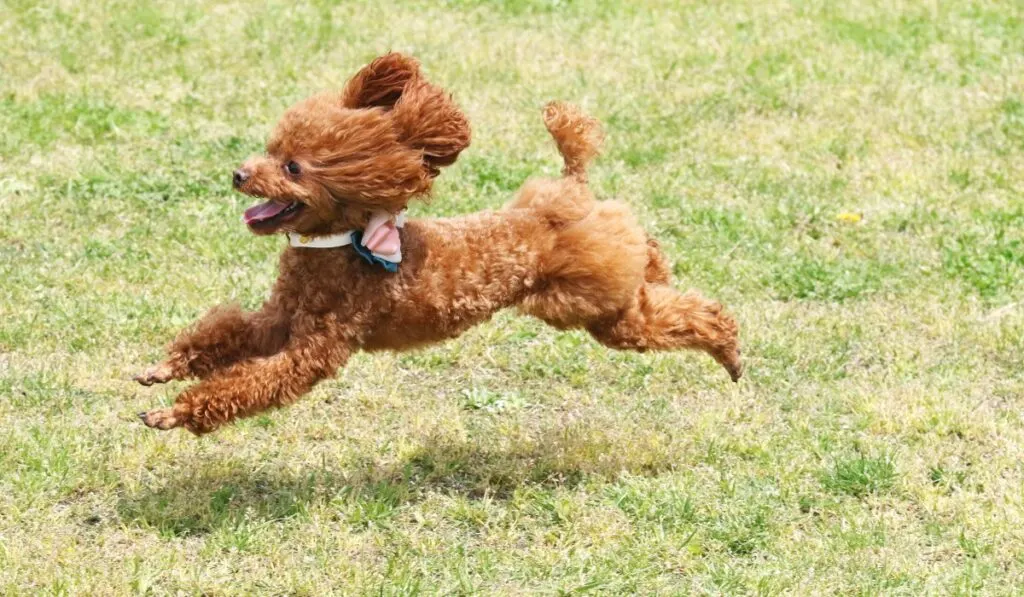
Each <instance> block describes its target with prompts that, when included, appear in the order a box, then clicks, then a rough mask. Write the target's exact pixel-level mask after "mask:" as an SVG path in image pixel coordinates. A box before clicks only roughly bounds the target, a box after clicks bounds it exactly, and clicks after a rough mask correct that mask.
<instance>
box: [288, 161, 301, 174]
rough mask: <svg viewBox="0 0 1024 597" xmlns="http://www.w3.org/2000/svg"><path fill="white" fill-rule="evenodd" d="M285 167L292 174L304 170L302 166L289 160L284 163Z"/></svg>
mask: <svg viewBox="0 0 1024 597" xmlns="http://www.w3.org/2000/svg"><path fill="white" fill-rule="evenodd" d="M284 169H285V170H287V171H288V174H291V175H292V176H298V174H299V172H302V168H300V167H299V165H298V164H296V163H295V162H288V163H287V164H285V165H284Z"/></svg>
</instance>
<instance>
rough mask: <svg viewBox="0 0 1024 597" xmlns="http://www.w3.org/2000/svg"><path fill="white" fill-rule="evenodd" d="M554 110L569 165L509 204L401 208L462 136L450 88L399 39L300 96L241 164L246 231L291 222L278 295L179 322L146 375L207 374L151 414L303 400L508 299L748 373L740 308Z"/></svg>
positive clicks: (196, 423)
mask: <svg viewBox="0 0 1024 597" xmlns="http://www.w3.org/2000/svg"><path fill="white" fill-rule="evenodd" d="M544 122H545V124H546V125H547V128H548V130H549V131H550V132H551V134H552V136H554V138H555V142H556V143H557V144H558V150H559V151H560V152H561V154H562V157H563V158H564V160H565V168H564V170H563V177H562V178H560V179H557V180H531V181H528V182H527V183H526V184H525V185H524V186H523V188H522V189H521V190H520V191H519V193H518V194H517V196H516V197H515V198H514V199H513V200H512V201H511V202H510V203H509V204H508V205H506V206H505V207H504V208H503V209H502V210H501V211H498V212H484V213H478V214H473V215H469V216H464V217H460V218H451V219H424V220H410V221H409V222H408V223H407V224H404V222H403V219H404V218H403V216H402V211H403V210H404V209H405V207H406V205H407V204H408V202H409V201H410V200H411V199H413V198H415V197H417V196H422V195H423V194H425V193H427V192H428V191H429V190H430V187H431V184H432V183H433V180H434V178H435V177H436V176H437V175H438V174H439V172H440V168H441V167H443V166H447V165H449V164H451V163H453V162H454V161H455V159H456V158H457V157H458V155H459V152H461V151H462V150H463V149H465V148H466V147H467V146H468V145H469V138H470V134H469V123H468V122H467V120H466V117H465V116H464V115H463V114H462V113H461V112H460V111H459V109H458V107H457V106H456V105H455V104H454V103H453V102H452V100H451V98H450V97H449V95H448V94H446V93H445V92H444V91H442V90H441V89H439V88H438V87H435V86H434V85H431V84H430V83H428V82H427V81H426V80H424V78H423V77H422V75H421V74H420V70H419V64H418V63H417V62H416V61H415V60H413V59H411V58H408V57H405V56H402V55H400V54H394V53H392V54H387V55H385V56H382V57H380V58H377V59H376V60H374V61H373V62H372V63H371V64H369V65H368V66H366V67H364V68H363V69H362V70H361V71H360V72H359V73H358V74H356V76H355V77H354V78H353V79H352V80H351V81H349V83H348V84H347V85H346V87H345V89H344V91H343V92H342V93H341V95H340V96H339V95H337V94H323V95H318V96H315V97H312V98H310V99H307V100H305V101H302V102H299V103H298V104H296V105H295V106H293V107H292V108H291V109H289V110H288V111H287V112H286V113H285V115H284V117H283V118H282V119H281V121H280V123H278V125H277V128H276V129H275V131H274V133H273V135H272V136H271V138H270V141H269V143H268V144H267V152H266V155H265V156H260V157H255V158H252V159H250V160H248V161H247V162H246V163H245V164H244V165H242V167H241V168H239V169H238V170H237V171H235V173H234V184H235V187H236V188H237V189H238V190H239V191H241V192H243V193H246V194H248V195H251V196H254V197H260V198H263V199H266V202H264V203H261V204H259V205H256V206H254V207H252V208H250V209H248V210H247V211H246V213H245V220H246V222H247V224H248V225H249V227H250V228H251V229H252V231H253V232H255V233H256V234H272V233H276V232H284V233H286V234H287V235H288V237H289V241H290V242H289V246H288V247H287V248H286V249H285V250H284V253H283V254H282V255H281V261H280V277H279V278H278V279H277V282H276V284H275V285H274V289H273V292H272V294H271V297H270V299H269V300H268V301H267V302H266V304H264V305H263V307H262V309H260V310H259V311H256V312H252V313H247V312H243V311H241V310H240V309H239V308H237V307H235V306H228V307H217V308H215V309H213V310H212V311H210V312H209V313H208V314H207V315H206V316H205V317H203V318H202V319H201V320H200V321H199V322H197V323H196V324H195V325H194V326H193V327H192V328H190V329H188V330H185V331H183V332H182V333H181V334H180V335H179V336H178V338H177V339H176V340H174V342H173V343H172V344H171V345H170V347H169V350H168V353H169V356H168V358H167V360H165V361H164V362H162V363H160V364H158V365H155V366H153V367H151V368H149V369H148V370H146V371H145V372H144V373H141V374H139V375H138V376H136V378H135V379H136V380H137V381H138V382H139V383H142V384H143V385H151V384H153V383H163V382H166V381H169V380H172V379H184V378H190V377H195V378H198V379H199V380H200V381H199V383H197V384H195V385H193V386H191V387H190V388H188V389H186V390H185V391H184V392H182V393H181V395H179V396H178V398H177V400H176V401H175V403H174V405H173V406H172V407H170V408H162V409H157V410H151V411H149V412H146V413H141V414H140V417H141V418H142V420H143V421H144V422H145V423H146V425H148V426H150V427H156V428H158V429H171V428H174V427H184V428H186V429H188V430H189V431H191V432H193V433H206V432H210V431H213V430H215V429H217V428H218V427H219V426H221V425H223V424H224V423H227V422H229V421H231V420H233V419H235V418H237V417H246V416H250V415H253V414H256V413H258V412H260V411H263V410H265V409H267V408H270V407H279V406H284V405H286V404H289V403H291V402H293V401H295V400H296V399H298V398H299V397H300V396H302V395H303V394H304V393H306V392H308V391H309V390H310V389H311V388H312V387H313V386H314V385H315V384H316V383H317V382H319V381H320V380H322V379H324V378H327V377H331V376H333V375H334V374H335V373H336V372H337V370H338V368H339V367H341V366H342V365H344V364H345V362H346V360H348V358H349V356H350V355H351V354H352V353H353V351H356V350H370V351H373V350H407V349H410V348H414V347H417V346H422V345H425V344H429V343H432V342H439V341H442V340H446V339H448V338H454V337H456V336H458V335H459V334H461V333H462V332H463V331H465V330H466V329H468V328H469V327H470V326H473V325H476V324H478V323H480V322H482V321H486V320H487V319H489V318H490V317H491V316H492V315H494V313H495V312H496V311H498V310H499V309H503V308H505V307H510V306H513V305H515V306H518V308H519V309H520V311H522V312H524V313H527V314H529V315H533V316H534V317H538V318H540V319H542V320H544V321H546V322H547V323H549V324H551V325H553V326H555V327H556V328H558V329H571V328H584V329H586V330H587V331H589V332H590V333H591V334H593V336H594V337H595V338H596V339H597V340H598V342H601V343H602V344H604V345H606V346H610V347H612V348H620V349H631V350H638V351H645V350H659V349H676V348H694V349H699V350H703V351H705V352H707V353H708V354H710V355H711V356H712V357H714V358H715V359H716V360H717V361H718V362H719V363H721V364H722V366H724V367H725V369H726V370H727V371H728V372H729V375H730V376H731V377H732V379H733V380H737V379H739V377H740V374H741V373H742V365H741V362H740V349H739V344H738V338H737V332H738V330H737V325H736V322H735V321H734V320H733V319H732V318H731V317H730V316H728V315H727V314H725V313H724V312H723V311H722V307H721V305H719V304H718V303H717V302H714V301H710V300H707V299H704V298H701V297H700V296H699V295H698V294H696V293H693V292H689V293H686V294H683V293H680V292H677V291H676V290H675V289H673V288H672V286H670V274H669V267H668V263H667V261H666V259H665V256H664V255H663V254H662V253H661V251H660V250H659V249H658V243H657V242H656V241H654V240H652V239H650V238H648V237H647V235H646V234H645V233H644V231H643V229H642V228H641V227H640V226H639V225H638V224H637V221H636V219H635V218H634V216H633V215H632V213H630V210H629V208H628V207H627V206H626V205H625V204H623V203H620V202H617V201H597V200H595V199H594V196H593V195H592V194H591V192H590V190H589V188H588V187H587V176H586V166H587V164H588V162H589V161H590V160H591V159H592V158H593V157H594V156H595V155H596V154H597V150H598V146H599V145H600V142H601V132H600V128H599V126H598V124H597V122H596V121H594V120H592V119H590V118H588V117H586V116H584V115H583V114H581V113H580V112H579V111H578V110H577V109H576V108H574V107H572V106H569V105H566V104H559V103H553V104H550V105H548V106H547V107H546V109H545V111H544Z"/></svg>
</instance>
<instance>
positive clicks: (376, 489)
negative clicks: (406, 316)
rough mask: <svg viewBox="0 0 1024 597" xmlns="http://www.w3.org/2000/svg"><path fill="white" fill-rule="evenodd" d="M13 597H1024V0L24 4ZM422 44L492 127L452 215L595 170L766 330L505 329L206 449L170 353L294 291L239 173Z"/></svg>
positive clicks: (417, 359) (10, 66)
mask: <svg viewBox="0 0 1024 597" xmlns="http://www.w3.org/2000/svg"><path fill="white" fill-rule="evenodd" d="M0 35H2V38H3V40H4V43H3V44H0V222H2V225H0V594H21V593H25V594H37V593H41V594H54V595H81V594H97V595H118V594H149V593H152V594H175V593H177V594H205V595H222V594H243V593H250V594H278V595H285V594H287V595H321V594H325V593H328V592H332V591H333V592H337V593H346V594H348V593H350V594H375V595H392V594H395V595H408V594H416V593H423V594H435V593H445V594H466V593H474V592H476V593H480V594H510V595H512V594H524V593H543V594H562V595H569V594H583V593H588V592H592V593H599V594H623V593H637V594H645V595H648V594H679V593H723V594H740V593H743V594H747V593H760V594H785V593H788V594H829V593H843V594H922V593H932V594H954V593H955V594H965V595H966V594H1020V593H1021V592H1024V464H1022V456H1024V416H1022V411H1021V408H1022V403H1024V366H1022V362H1024V357H1022V355H1024V5H1022V4H1021V3H1020V2H1017V1H1015V0H1006V1H970V2H968V1H964V2H928V3H915V2H903V1H900V0H895V1H887V2H882V1H878V2H873V1H865V0H851V1H849V2H828V3H826V2H806V3H803V2H801V3H786V2H779V1H774V0H772V1H768V2H755V1H749V2H739V1H728V0H727V1H723V2H706V3H691V2H679V1H673V0H665V1H663V2H661V1H651V2H636V3H633V2H630V3H626V2H623V3H621V4H619V3H614V2H611V1H600V0H593V1H581V2H574V1H571V0H535V1H534V0H518V1H511V2H506V3H502V2H490V1H486V0H475V1H474V0H450V1H447V2H445V1H440V0H437V1H430V2H428V1H423V2H414V3H396V4H393V3H391V2H387V1H385V2H373V3H370V2H366V3H362V2H352V3H348V2H341V3H328V2H323V3H319V4H313V5H302V6H295V5H293V4H292V3H289V2H272V3H270V4H266V3H257V2H253V3H251V4H239V3H232V2H217V1H214V0H183V1H176V2H156V1H142V2H134V1H122V2H115V1H108V0H97V1H95V2H74V1H71V0H54V1H52V2H36V1H34V0H0ZM388 49H395V50H402V51H406V52H410V53H413V54H415V55H417V56H418V57H419V58H420V59H421V60H422V61H423V63H424V67H425V70H426V71H427V73H428V75H429V76H430V77H431V78H432V79H433V80H435V81H436V82H438V83H440V84H442V85H444V86H446V87H448V88H450V89H451V90H452V91H453V93H454V94H455V97H456V98H457V100H458V101H459V102H460V104H461V105H462V106H463V107H464V108H465V110H466V112H467V113H468V114H469V116H470V119H471V121H472V122H473V125H474V143H473V146H472V147H470V149H469V150H468V151H467V152H466V153H464V154H463V157H462V158H461V159H460V161H459V163H458V164H457V165H455V166H454V167H453V168H451V169H449V170H448V171H446V172H445V173H444V174H443V175H442V177H441V178H440V179H439V184H438V186H437V188H436V192H435V197H434V199H433V200H432V201H431V202H430V203H429V204H423V205H418V206H417V207H416V208H415V210H414V215H423V214H429V215H441V214H459V213H464V212H468V211H472V210H477V209H483V208H495V207H498V206H500V205H501V204H502V203H503V202H504V201H506V200H507V199H508V198H509V197H510V195H511V193H512V192H513V191H514V190H515V189H516V188H517V187H518V186H519V185H520V184H521V183H522V182H523V181H524V180H525V179H526V178H527V177H529V176H532V175H537V174H545V175H548V174H554V173H555V172H557V170H558V167H559V164H558V160H557V155H556V153H555V151H554V148H553V145H552V143H551V141H550V139H549V138H548V136H547V134H546V132H545V131H544V129H543V126H542V124H541V119H540V107H541V106H542V105H543V103H544V102H545V101H547V100H549V99H554V98H559V99H566V100H571V101H574V102H578V103H580V104H582V105H583V106H585V108H586V109H587V110H588V111H589V112H591V113H592V114H594V115H595V116H597V117H599V118H600V119H601V120H602V121H603V122H604V123H605V125H606V128H607V130H608V133H609V141H608V144H607V149H606V152H605V154H604V156H603V157H602V158H601V159H600V161H599V162H598V164H597V165H596V167H595V168H594V170H593V171H592V172H593V175H592V179H593V184H594V187H595V188H596V189H597V191H598V192H599V193H600V194H601V195H602V196H605V197H618V198H621V199H623V200H625V201H627V202H629V203H630V204H631V205H632V206H633V207H634V208H635V209H636V211H637V212H638V213H639V214H640V216H641V218H642V219H643V221H644V222H646V225H647V226H648V228H649V230H651V231H652V232H653V233H654V234H655V235H656V236H657V237H658V238H660V239H661V240H662V241H663V243H664V246H665V247H666V250H667V251H668V253H669V254H670V256H671V258H672V259H673V261H674V263H675V273H676V276H677V278H678V284H679V285H680V286H681V287H696V288H700V289H702V290H703V291H704V292H705V293H707V294H708V295H711V296H714V297H717V298H719V299H720V300H722V301H723V302H724V303H726V304H727V305H728V306H729V307H730V309H731V310H732V311H733V313H734V314H735V315H736V316H737V318H738V319H739V321H740V322H741V325H742V327H743V332H742V333H743V340H744V355H745V356H747V375H746V377H745V378H744V379H743V380H742V382H741V383H739V384H737V385H734V384H732V383H731V382H729V380H728V377H727V375H726V374H725V373H724V372H723V371H722V370H721V369H719V368H718V367H717V365H715V364H714V363H713V362H712V361H711V359H709V358H707V357H706V356H704V355H698V354H689V353H673V354H660V355H637V354H624V353H613V352H610V351H608V350H605V349H603V348H601V347H600V346H598V345H597V344H596V343H595V342H594V341H593V340H591V339H590V338H589V337H588V336H586V335H585V334H581V333H556V332H554V331H553V330H551V329H548V328H546V327H544V326H543V325H541V324H540V323H538V322H536V321H532V320H529V319H525V318H519V317H515V316H514V315H513V314H511V313H507V314H502V315H500V316H498V317H497V318H495V320H494V321H492V322H491V323H489V324H487V325H484V326H481V327H478V328H476V329H475V330H473V331H472V332H471V333H469V334H467V335H466V336H464V337H463V338H461V339H459V340H458V341H454V342H450V343H448V344H444V345H441V346H438V347H435V348H432V349H430V350H425V351H421V352H417V353H409V354H403V355H374V356H368V355H359V356H357V357H356V358H355V359H353V361H352V362H351V363H350V364H349V366H348V367H347V368H346V369H344V371H342V372H340V373H339V375H338V377H337V378H336V379H334V380H331V381H329V382H325V383H323V384H322V385H320V386H318V387H317V389H316V390H315V391H314V392H313V393H312V394H310V395H309V396H307V397H306V398H305V399H304V400H302V401H301V402H300V403H299V404H297V405H296V406H294V407H292V408H290V409H288V410H285V411H278V412H273V413H270V414H268V415H266V416H260V417H257V418H254V419H250V420H246V421H243V422H242V423H240V424H238V425H236V426H233V427H229V428H226V429H224V430H222V431H221V432H219V433H217V434H214V435H212V436H207V437H203V438H201V439H196V438H195V437H192V436H191V435H189V434H188V433H185V432H181V431H179V432H174V433H157V432H154V431H152V430H149V429H146V428H144V427H143V426H142V425H141V424H139V422H138V421H137V420H136V418H135V413H136V412H137V411H140V410H143V409H146V408H150V407H154V406H158V405H160V404H165V403H169V402H170V401H172V400H173V397H174V396H175V394H176V392H178V391H180V390H181V389H182V388H183V387H184V385H183V384H172V385H171V386H169V387H164V388H151V389H145V388H140V387H138V386H136V385H135V384H133V383H132V382H130V381H129V378H130V376H131V374H133V373H135V372H136V371H137V370H139V369H140V368H142V367H143V366H144V365H146V364H148V363H150V362H151V361H154V360H155V359H157V358H158V357H159V356H160V354H161V348H162V346H163V345H164V344H165V343H166V342H167V341H168V340H169V339H170V338H171V337H172V336H173V335H174V333H175V332H176V331H177V330H178V329H180V328H181V327H183V326H185V325H186V324H188V323H190V322H191V321H193V320H194V319H195V318H196V317H197V316H198V315H200V314H201V313H202V312H203V311H205V310H206V309H207V308H208V307H210V306H212V305H214V304H216V303H221V302H227V301H238V302H241V303H242V304H243V305H245V306H248V307H255V306H257V305H259V304H260V302H261V300H262V299H263V298H264V297H265V296H266V293H267V291H268V288H269V286H270V284H271V282H272V280H273V278H274V275H275V267H276V259H275V256H276V254H277V253H278V252H279V250H280V249H281V247H282V240H281V239H280V238H254V237H253V236H251V235H250V234H249V233H248V232H247V231H246V230H245V227H244V226H243V225H241V224H240V222H239V218H240V214H241V211H242V210H243V209H244V208H245V207H246V206H248V205H249V203H250V200H247V199H246V198H245V197H242V196H240V195H238V194H235V193H233V192H232V191H231V189H230V183H229V179H230V173H231V170H232V169H233V168H234V167H235V166H236V165H237V164H238V163H239V162H240V161H241V160H242V159H243V158H245V157H246V156H247V155H249V154H251V153H254V152H258V151H260V150H261V147H262V142H263V140H264V137H265V135H266V133H267V132H268V130H269V128H270V126H271V125H272V123H273V122H274V121H275V119H276V118H277V116H278V115H279V114H280V113H281V112H282V110H283V109H284V108H285V107H287V106H288V105H290V104H291V103H292V102H294V101H296V100H297V99H299V98H302V97H304V96H306V95H308V94H310V93H312V92H314V91H317V90H322V89H325V88H336V87H339V86H340V85H341V84H342V83H343V82H344V81H345V80H346V78H347V77H348V76H349V75H350V74H351V73H352V72H354V70H355V69H356V68H358V67H359V66H360V65H362V64H364V63H365V62H366V61H367V60H369V59H370V58H372V57H373V56H374V55H376V54H378V53H381V52H383V51H386V50H388Z"/></svg>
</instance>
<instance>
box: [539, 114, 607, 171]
mask: <svg viewBox="0 0 1024 597" xmlns="http://www.w3.org/2000/svg"><path fill="white" fill-rule="evenodd" d="M544 125H545V126H546V127H547V128H548V131H549V132H550V133H551V136H552V137H554V138H555V143H556V144H557V145H558V151H559V153H561V154H562V159H564V160H565V167H563V168H562V174H563V175H565V176H570V177H573V178H577V179H579V180H582V181H585V180H586V178H587V165H588V164H589V163H590V161H591V160H593V159H594V156H596V155H597V154H598V152H599V151H600V149H601V143H602V142H603V141H604V132H603V131H602V130H601V124H600V123H599V122H598V121H597V120H595V119H593V118H591V117H589V116H587V115H586V114H584V113H583V112H581V111H580V109H579V108H577V107H576V106H574V105H572V104H567V103H564V102H551V103H549V104H548V105H547V106H544Z"/></svg>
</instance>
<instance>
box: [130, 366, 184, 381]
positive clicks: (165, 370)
mask: <svg viewBox="0 0 1024 597" xmlns="http://www.w3.org/2000/svg"><path fill="white" fill-rule="evenodd" d="M173 376H174V373H173V372H172V371H171V368H170V367H169V366H167V365H166V364H160V365H154V366H152V367H150V368H149V369H146V370H145V371H143V372H142V373H139V374H138V375H136V376H135V377H133V378H132V379H134V380H135V381H137V382H139V383H140V384H142V385H144V386H151V385H153V384H155V383H167V382H168V381H170V380H171V378H172V377H173Z"/></svg>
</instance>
